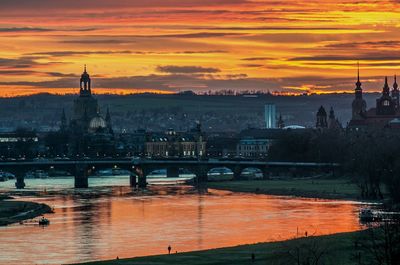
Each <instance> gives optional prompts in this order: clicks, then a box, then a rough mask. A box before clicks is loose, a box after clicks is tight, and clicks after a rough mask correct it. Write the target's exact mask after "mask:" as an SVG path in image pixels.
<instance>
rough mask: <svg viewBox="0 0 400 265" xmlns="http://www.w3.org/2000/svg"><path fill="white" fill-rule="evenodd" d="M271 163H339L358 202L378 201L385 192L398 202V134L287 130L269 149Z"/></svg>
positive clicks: (399, 198)
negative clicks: (355, 188)
mask: <svg viewBox="0 0 400 265" xmlns="http://www.w3.org/2000/svg"><path fill="white" fill-rule="evenodd" d="M269 154H270V160H271V161H274V160H275V161H304V162H331V163H340V164H341V165H342V171H343V173H344V174H345V175H350V176H352V178H353V180H354V181H355V183H357V185H358V186H359V188H360V192H361V196H362V198H368V199H381V198H383V188H386V190H387V191H388V193H389V194H390V196H391V199H393V201H395V202H400V192H399V191H400V132H399V131H397V130H390V129H384V130H382V129H380V130H368V131H340V130H304V131H299V130H292V131H291V130H288V131H286V132H284V133H283V135H282V136H281V137H280V138H279V139H278V140H276V141H275V143H274V144H273V145H272V146H271V149H270V152H269Z"/></svg>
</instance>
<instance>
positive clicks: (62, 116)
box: [61, 108, 67, 121]
mask: <svg viewBox="0 0 400 265" xmlns="http://www.w3.org/2000/svg"><path fill="white" fill-rule="evenodd" d="M61 120H62V121H66V120H67V117H66V115H65V109H64V108H63V110H62V114H61Z"/></svg>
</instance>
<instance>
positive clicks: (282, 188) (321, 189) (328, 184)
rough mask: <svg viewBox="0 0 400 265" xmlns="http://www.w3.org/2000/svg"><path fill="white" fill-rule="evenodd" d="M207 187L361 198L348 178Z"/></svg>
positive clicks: (267, 192) (267, 181) (309, 195)
mask: <svg viewBox="0 0 400 265" xmlns="http://www.w3.org/2000/svg"><path fill="white" fill-rule="evenodd" d="M207 187H208V188H212V189H220V190H229V191H234V192H251V193H257V194H267V195H282V196H298V197H305V198H320V199H336V200H338V199H340V200H343V199H344V200H361V197H360V190H359V189H358V187H357V185H356V184H355V183H352V182H351V181H350V180H349V179H345V178H339V179H288V180H253V181H225V182H209V183H207Z"/></svg>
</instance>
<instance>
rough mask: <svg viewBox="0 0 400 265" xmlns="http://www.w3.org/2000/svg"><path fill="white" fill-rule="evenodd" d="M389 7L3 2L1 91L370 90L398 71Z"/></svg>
mask: <svg viewBox="0 0 400 265" xmlns="http://www.w3.org/2000/svg"><path fill="white" fill-rule="evenodd" d="M399 7H400V3H398V2H397V1H388V0H386V1H379V2H376V1H358V2H355V1H339V2H338V1H331V0H330V1H324V3H321V2H320V1H315V0H312V1H292V2H290V3H284V2H280V1H250V0H249V1H246V0H233V1H225V0H220V1H204V0H203V1H198V0H189V1H184V3H182V1H177V0H173V1H158V0H151V1H146V2H145V3H142V2H132V1H124V0H119V1H113V2H112V3H110V2H109V1H92V0H83V1H79V3H77V2H71V1H66V0H61V1H56V2H54V1H49V0H37V1H25V0H17V1H8V0H5V1H1V3H0V14H1V19H0V39H1V44H0V47H1V54H0V75H1V77H2V80H0V88H1V93H0V96H15V95H25V94H32V93H40V92H51V93H60V94H64V93H76V92H77V85H78V84H77V83H76V77H77V76H79V74H80V72H81V69H82V68H83V65H84V64H87V65H88V71H89V72H90V73H91V74H92V76H93V77H95V78H96V82H95V83H94V84H93V87H94V89H95V91H96V93H99V94H102V93H116V94H126V93H134V92H155V93H170V92H177V91H182V90H193V91H195V92H204V91H208V90H220V89H233V90H264V91H271V92H274V91H277V92H283V93H304V92H308V93H328V92H352V90H353V89H354V82H355V81H356V71H357V61H359V62H360V66H361V79H362V82H363V88H364V90H365V91H366V92H372V91H381V89H382V84H383V80H384V76H390V79H389V80H390V82H391V83H392V81H393V77H392V76H393V75H395V74H396V73H398V68H399V67H398V64H397V63H398V61H399V60H400V59H399V54H398V53H397V52H396V48H397V47H399V45H400V37H397V36H396V35H397V32H398V29H397V28H398V24H399V18H400V15H399V13H398V12H397V11H398V9H399Z"/></svg>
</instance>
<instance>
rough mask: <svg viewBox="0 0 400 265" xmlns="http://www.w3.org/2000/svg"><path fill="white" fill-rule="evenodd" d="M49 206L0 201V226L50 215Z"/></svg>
mask: <svg viewBox="0 0 400 265" xmlns="http://www.w3.org/2000/svg"><path fill="white" fill-rule="evenodd" d="M51 212H52V210H51V208H50V206H48V205H46V204H42V203H35V202H22V201H9V200H7V201H4V200H0V226H4V225H8V224H12V223H18V222H20V221H23V220H27V219H32V218H35V217H38V216H40V215H42V214H45V213H51Z"/></svg>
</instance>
